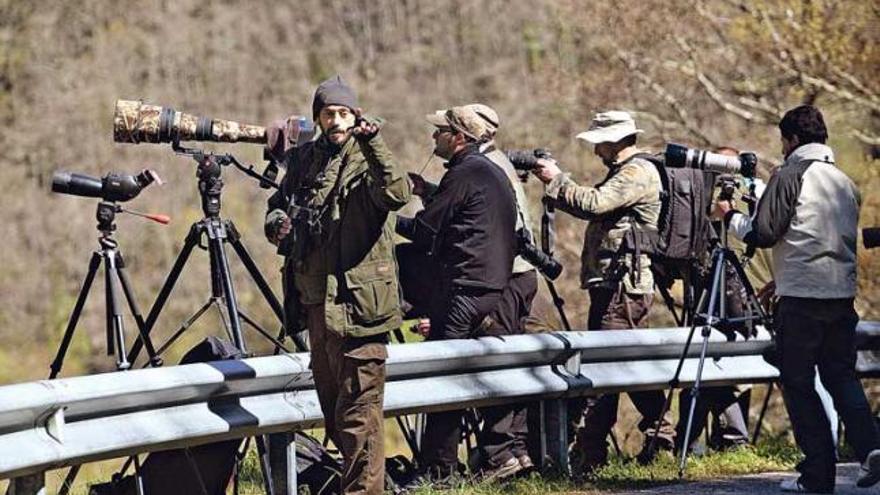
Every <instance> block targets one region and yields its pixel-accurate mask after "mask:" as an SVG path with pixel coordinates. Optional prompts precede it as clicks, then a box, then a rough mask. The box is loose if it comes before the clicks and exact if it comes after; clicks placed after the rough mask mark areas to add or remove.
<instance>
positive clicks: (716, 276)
mask: <svg viewBox="0 0 880 495" xmlns="http://www.w3.org/2000/svg"><path fill="white" fill-rule="evenodd" d="M714 260H715V270H714V273H713V276H712V286H711V293H710V295H709V307H708V309H707V310H706V313H705V315H704V320H705V321H704V322H703V330H702V334H703V345H702V347H701V349H700V360H699V362H698V363H697V376H696V378H695V380H694V386H693V388H692V389H691V404H690V406H691V407H690V410H689V411H688V420H687V425H686V427H685V434H684V440H683V442H682V448H681V461H680V462H679V465H678V477H679V478H681V477H682V476H684V469H685V466H686V465H687V454H688V441H689V440H690V437H691V428H692V427H693V422H694V411H695V410H696V407H697V400H699V396H700V384H701V383H702V377H703V365H704V364H705V362H706V351H707V350H708V349H709V336H710V335H711V332H712V327H711V323H712V319H713V318H714V315H715V308H716V305H717V304H718V302H719V300H723V298H724V296H725V293H724V291H723V289H724V283H723V276H724V251H723V250H722V251H717V252H716V255H715V258H714ZM721 307H722V314H721V317H722V319H723V317H724V313H723V311H724V310H723V308H724V306H723V303H722V304H721ZM694 324H695V325H696V319H695V322H694ZM686 355H687V348H685V352H684V353H683V354H682V360H681V362H680V363H679V370H681V366H682V365H683V364H684V358H685V356H686Z"/></svg>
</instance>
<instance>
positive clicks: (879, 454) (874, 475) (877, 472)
mask: <svg viewBox="0 0 880 495" xmlns="http://www.w3.org/2000/svg"><path fill="white" fill-rule="evenodd" d="M878 481H880V449H874V450H872V451H871V452H869V453H868V457H867V458H866V459H865V462H863V463H862V466H861V468H859V479H857V480H856V486H857V487H859V488H868V487H869V486H874V485H876V484H877V482H878Z"/></svg>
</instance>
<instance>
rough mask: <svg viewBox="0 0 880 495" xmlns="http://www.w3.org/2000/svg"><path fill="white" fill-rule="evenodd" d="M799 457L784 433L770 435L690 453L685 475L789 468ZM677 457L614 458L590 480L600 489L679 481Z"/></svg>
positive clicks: (710, 476) (696, 477)
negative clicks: (645, 461) (644, 460)
mask: <svg viewBox="0 0 880 495" xmlns="http://www.w3.org/2000/svg"><path fill="white" fill-rule="evenodd" d="M799 459H800V452H799V451H798V449H797V447H795V446H794V445H792V444H790V443H789V442H788V440H787V439H786V438H785V437H784V436H783V437H777V438H771V439H767V440H765V441H763V442H761V443H760V444H759V445H758V446H756V447H753V446H744V447H740V448H737V449H734V450H730V451H726V452H711V453H709V454H706V455H702V456H696V455H692V456H690V457H689V458H688V462H687V467H686V469H685V475H684V479H686V480H706V479H713V478H721V477H726V476H737V475H743V474H752V473H762V472H769V471H788V470H791V469H794V466H795V464H797V462H798V460H799ZM678 467H679V459H678V458H673V457H672V455H671V454H670V453H666V452H664V453H661V454H660V455H659V456H658V457H657V459H656V460H655V461H654V462H653V463H652V464H650V465H648V466H640V465H639V464H638V463H637V462H635V461H634V460H631V459H626V458H614V459H612V460H611V462H610V463H609V464H608V465H607V466H605V467H604V468H602V469H601V470H599V471H598V472H597V473H596V474H595V476H594V477H593V478H592V479H591V480H590V484H591V485H593V486H595V487H597V488H600V489H616V488H624V487H625V488H637V487H644V486H652V485H657V484H668V483H674V482H677V481H678Z"/></svg>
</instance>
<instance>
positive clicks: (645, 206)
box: [534, 111, 675, 474]
mask: <svg viewBox="0 0 880 495" xmlns="http://www.w3.org/2000/svg"><path fill="white" fill-rule="evenodd" d="M641 132H642V130H641V129H638V128H637V127H636V124H635V122H634V121H633V118H632V116H631V115H630V114H629V113H628V112H624V111H610V112H602V113H599V114H597V115H596V116H595V117H594V118H593V121H592V122H591V123H590V128H589V129H588V130H586V131H584V132H582V133H580V134H578V135H577V136H576V137H577V138H578V139H581V140H584V141H586V142H587V143H590V144H592V145H594V148H593V151H594V153H595V154H596V155H597V156H599V158H601V159H602V163H603V164H605V166H606V167H608V174H607V175H606V176H605V178H604V179H603V180H602V181H601V182H600V183H599V184H598V185H596V186H581V185H578V184H577V183H575V182H574V181H573V180H572V179H571V176H570V175H569V174H567V173H563V172H562V171H561V170H560V169H559V166H558V165H557V163H556V161H555V160H552V159H539V160H538V167H537V168H536V169H535V171H534V173H535V175H536V176H537V177H538V178H539V179H541V181H543V182H544V183H545V184H547V188H546V190H545V195H546V199H547V200H549V201H552V202H553V204H554V205H555V206H556V207H557V208H558V209H560V210H562V211H565V212H567V213H570V214H572V215H574V216H576V217H577V218H582V219H586V220H588V221H589V224H588V225H587V229H586V233H585V234H584V248H583V252H582V254H581V287H582V288H584V289H586V290H588V291H589V294H590V312H589V321H588V328H589V329H590V330H613V329H631V328H644V326H645V323H646V320H647V318H646V317H647V315H648V311H649V310H650V308H651V301H652V299H653V291H654V279H653V276H652V274H651V270H650V266H651V261H650V259H649V258H648V256H647V255H645V254H640V255H638V256H639V259H638V260H636V259H635V257H636V256H637V255H636V254H635V253H621V252H620V251H621V249H620V248H621V244H622V241H623V237H624V234H625V233H626V232H627V231H628V230H630V229H632V228H636V229H652V228H653V229H656V228H657V221H658V219H659V216H660V191H661V183H660V175H659V173H658V171H657V169H656V167H655V166H654V165H653V164H652V163H651V162H649V161H647V160H645V159H644V158H641V157H640V156H639V153H640V150H639V149H638V148H637V147H636V136H637V135H638V134H639V133H641ZM629 396H630V399H632V401H633V403H634V404H635V406H636V409H638V410H639V412H640V413H641V414H642V417H643V419H642V421H641V422H640V423H639V429H640V430H641V431H642V432H643V433H645V439H646V441H645V444H644V445H645V447H644V448H643V449H642V452H641V453H640V454H639V456H638V458H639V460H640V461H641V462H649V461H650V460H651V459H653V457H654V454H655V451H656V448H655V449H650V448H649V445H650V443H651V442H650V438H651V436H653V433H654V430H655V429H656V428H658V426H659V429H660V431H659V433H658V436H657V441H656V443H655V446H656V447H659V448H669V449H671V448H672V447H673V440H674V435H675V433H674V430H673V428H672V425H671V424H670V423H669V422H668V421H667V420H666V418H665V417H663V418H661V417H660V415H661V412H662V409H663V404H664V399H665V397H664V395H663V392H661V391H651V392H633V393H630V394H629ZM617 403H618V394H607V395H604V396H601V397H599V398H596V399H591V400H590V401H589V402H588V405H587V409H586V411H585V412H584V427H583V428H582V429H581V430H580V431H579V432H578V435H577V440H576V444H577V447H579V449H578V448H576V449H575V452H577V454H578V455H583V470H584V471H585V472H589V471H592V470H593V469H595V468H596V467H599V466H601V465H603V464H605V463H606V462H607V459H608V448H607V445H606V437H607V436H608V434H609V433H610V432H611V429H612V428H613V426H614V423H615V422H616V421H617ZM576 474H582V473H576Z"/></svg>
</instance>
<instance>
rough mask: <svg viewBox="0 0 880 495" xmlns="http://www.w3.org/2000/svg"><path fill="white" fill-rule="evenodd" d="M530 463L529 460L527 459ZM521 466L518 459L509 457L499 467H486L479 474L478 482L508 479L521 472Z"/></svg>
mask: <svg viewBox="0 0 880 495" xmlns="http://www.w3.org/2000/svg"><path fill="white" fill-rule="evenodd" d="M529 460H530V461H531V459H529ZM522 469H523V466H522V464H520V463H519V459H517V458H516V457H511V458H510V459H508V460H507V461H505V462H503V463H501V465H500V466H495V467H486V468H483V470H482V471H481V472H480V476H479V480H480V481H481V482H492V481H500V480H503V479H505V478H510V477H511V476H513V475H515V474H516V473H518V472H520V471H522Z"/></svg>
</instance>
